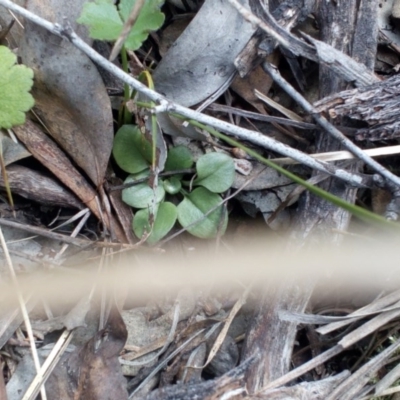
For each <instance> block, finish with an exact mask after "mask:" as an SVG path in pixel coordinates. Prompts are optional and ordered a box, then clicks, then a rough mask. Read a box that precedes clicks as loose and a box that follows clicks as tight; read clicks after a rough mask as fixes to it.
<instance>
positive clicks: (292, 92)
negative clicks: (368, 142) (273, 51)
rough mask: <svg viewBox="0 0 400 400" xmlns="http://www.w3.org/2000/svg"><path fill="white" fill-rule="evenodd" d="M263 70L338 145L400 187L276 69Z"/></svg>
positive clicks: (269, 66)
mask: <svg viewBox="0 0 400 400" xmlns="http://www.w3.org/2000/svg"><path fill="white" fill-rule="evenodd" d="M263 69H264V70H265V71H267V72H268V74H269V75H270V76H271V78H272V79H273V80H274V81H275V82H276V83H277V84H278V85H279V86H280V87H281V88H282V89H283V90H284V91H285V92H286V93H287V94H288V95H289V96H290V97H291V98H292V99H293V100H295V101H296V102H297V103H299V104H300V105H301V106H302V107H303V108H304V110H306V111H307V112H308V113H309V114H311V115H312V116H313V118H314V119H315V121H316V122H317V123H318V124H319V125H320V126H321V127H322V128H323V129H324V130H325V131H327V132H328V133H329V134H330V135H331V136H333V137H334V138H335V139H336V140H338V141H339V143H340V144H341V145H342V146H344V147H345V148H346V149H347V150H349V151H350V152H351V153H353V154H354V155H355V156H356V157H358V158H359V159H360V160H362V161H364V163H365V164H367V165H369V166H370V167H371V168H373V169H374V170H375V171H377V172H378V173H379V174H381V175H382V176H383V177H385V178H386V179H387V180H388V181H390V182H392V183H394V184H395V185H397V186H398V187H400V178H399V177H398V176H396V175H394V174H392V173H391V172H390V171H389V170H388V169H386V168H385V167H383V166H382V165H381V164H379V163H378V162H376V161H375V160H374V159H373V158H371V157H370V156H369V155H367V154H366V153H365V152H364V151H363V150H361V149H360V148H359V147H358V146H356V145H355V144H354V143H353V142H352V141H351V140H350V139H348V138H347V137H346V136H344V135H343V133H342V132H340V131H339V130H338V129H336V128H335V127H334V126H333V125H332V124H331V123H330V122H329V121H328V120H327V119H326V118H325V117H323V116H322V115H320V114H319V113H318V111H317V110H316V109H315V108H314V107H313V106H312V105H311V104H310V103H309V102H308V101H307V100H306V99H305V98H304V97H303V96H302V95H301V94H300V93H299V92H297V91H296V89H295V88H294V87H293V86H291V85H290V84H289V83H288V82H287V81H286V80H285V79H284V78H282V75H281V74H280V73H279V71H278V69H277V68H276V67H275V66H273V65H272V64H270V63H268V62H264V63H263Z"/></svg>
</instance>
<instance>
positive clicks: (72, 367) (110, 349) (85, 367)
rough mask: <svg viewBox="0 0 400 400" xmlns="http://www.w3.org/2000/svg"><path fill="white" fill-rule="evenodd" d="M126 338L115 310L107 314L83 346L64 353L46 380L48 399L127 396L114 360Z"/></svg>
mask: <svg viewBox="0 0 400 400" xmlns="http://www.w3.org/2000/svg"><path fill="white" fill-rule="evenodd" d="M126 338H127V331H126V327H125V323H124V321H123V319H122V317H121V314H120V313H119V311H118V310H116V309H113V310H112V311H111V313H110V317H109V319H108V322H107V325H106V326H105V328H104V329H102V330H101V331H99V332H97V333H96V335H95V336H94V337H93V338H92V339H90V340H89V341H88V342H87V343H86V344H85V345H84V346H82V347H80V348H77V349H76V350H75V351H73V352H72V353H70V354H65V355H64V357H63V358H62V359H61V361H60V362H59V363H58V364H57V366H56V368H55V369H54V372H53V373H52V375H50V377H49V379H48V382H47V383H46V392H47V395H48V398H50V399H63V400H110V399H118V400H124V399H128V391H127V385H126V380H125V378H124V377H123V375H122V372H121V367H120V364H119V361H118V356H119V353H120V352H121V351H122V349H123V348H124V345H125V342H126Z"/></svg>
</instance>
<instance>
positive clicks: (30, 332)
mask: <svg viewBox="0 0 400 400" xmlns="http://www.w3.org/2000/svg"><path fill="white" fill-rule="evenodd" d="M0 243H1V247H2V248H3V251H4V256H5V259H6V264H7V266H8V269H9V272H10V275H11V280H12V282H13V285H14V288H15V292H16V294H17V298H18V303H19V307H20V309H21V314H22V316H23V319H24V323H25V328H26V332H27V334H28V338H29V343H30V346H31V352H32V358H33V363H34V365H35V369H36V372H37V373H39V371H40V361H39V355H38V352H37V349H36V345H35V338H34V336H33V330H32V325H31V322H30V320H29V314H28V310H27V309H26V305H25V300H24V296H23V295H22V291H21V288H20V286H19V283H18V279H17V275H16V274H15V271H14V266H13V263H12V260H11V257H10V254H9V253H8V247H7V243H6V241H5V239H4V235H3V230H2V229H1V228H0ZM40 395H41V396H42V400H46V399H47V396H46V390H45V387H44V386H43V385H41V387H40Z"/></svg>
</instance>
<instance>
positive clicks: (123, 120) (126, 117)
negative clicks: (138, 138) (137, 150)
mask: <svg viewBox="0 0 400 400" xmlns="http://www.w3.org/2000/svg"><path fill="white" fill-rule="evenodd" d="M121 61H122V69H123V71H124V72H126V73H128V53H127V52H126V48H125V46H122V48H121ZM130 96H131V89H130V87H129V85H128V84H126V83H125V84H124V104H123V105H122V108H121V110H120V111H121V114H120V116H119V126H122V125H124V124H130V123H131V121H132V115H131V113H130V112H129V111H128V109H127V108H126V103H127V102H128V101H129V100H130Z"/></svg>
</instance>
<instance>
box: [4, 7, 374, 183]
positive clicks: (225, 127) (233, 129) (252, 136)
mask: <svg viewBox="0 0 400 400" xmlns="http://www.w3.org/2000/svg"><path fill="white" fill-rule="evenodd" d="M0 5H3V6H4V7H6V8H9V9H11V10H12V11H14V12H16V13H18V14H20V15H22V16H23V17H24V18H26V19H28V20H30V21H32V22H34V23H35V24H37V25H39V26H42V27H43V28H45V29H47V30H49V31H50V32H52V33H54V34H55V35H58V36H62V37H65V38H67V39H68V40H69V41H70V42H71V43H72V44H73V45H74V46H76V47H77V48H78V49H80V50H81V51H82V52H84V53H85V54H86V55H87V56H88V57H89V58H91V59H92V60H93V61H94V62H96V63H97V64H98V65H100V66H101V67H102V68H104V69H105V70H107V71H108V72H110V73H111V74H113V75H114V76H115V77H116V78H118V79H121V80H122V81H123V82H124V83H126V84H128V85H129V86H131V87H132V88H133V89H134V90H137V91H138V92H140V93H141V94H143V95H144V96H146V97H148V98H149V99H150V100H152V101H154V102H157V103H160V102H161V101H164V102H165V101H168V100H167V99H165V97H164V96H162V95H160V94H159V93H157V92H155V91H153V90H151V89H149V88H148V87H147V86H145V85H143V84H142V83H141V82H139V81H138V80H136V79H134V78H133V77H131V76H129V75H128V74H126V73H125V72H124V71H122V70H121V69H120V68H118V67H117V66H115V65H114V64H113V63H111V62H109V61H108V60H107V59H106V58H104V57H102V56H101V55H100V54H98V53H97V52H96V51H95V50H93V49H92V48H91V47H90V46H89V45H88V44H86V43H85V42H84V41H83V40H82V39H80V38H79V37H78V36H77V35H76V33H75V32H74V31H73V30H72V28H71V27H70V26H68V24H67V26H61V25H59V24H52V23H50V22H48V21H47V20H45V19H43V18H40V17H38V16H37V15H35V14H33V13H31V12H29V11H27V10H26V9H24V8H22V7H19V6H18V5H16V4H15V3H13V2H11V1H10V0H0ZM168 104H169V106H168V107H167V108H168V111H169V112H175V113H177V114H180V115H182V116H184V117H185V118H188V119H192V120H196V121H199V122H201V123H203V124H205V125H209V126H212V127H214V128H215V129H217V130H220V131H222V132H225V133H227V134H229V135H232V136H236V137H238V138H239V139H242V140H247V141H249V142H252V143H254V144H256V145H258V146H261V147H263V148H265V149H269V150H272V151H275V152H277V153H279V154H282V155H284V156H286V157H290V158H293V159H294V160H296V161H298V162H299V163H301V164H304V165H306V166H308V167H310V168H313V169H316V170H318V171H320V172H324V173H326V174H329V175H332V176H335V177H337V178H339V179H342V180H344V181H346V182H347V183H349V184H351V185H352V186H355V187H366V186H368V184H367V182H366V180H365V178H364V177H362V176H360V175H357V174H354V173H350V172H348V171H345V170H343V169H339V168H336V167H334V166H332V165H329V164H327V163H324V162H321V161H318V160H315V159H313V158H312V157H310V156H308V155H306V154H304V153H302V152H301V151H299V150H296V149H293V148H291V147H289V146H287V145H285V144H283V143H280V142H278V141H276V140H274V139H272V138H270V137H268V136H265V135H263V134H261V133H259V132H255V131H251V130H248V129H244V128H241V127H238V126H235V125H232V124H230V123H227V122H225V121H220V120H219V119H217V118H213V117H210V116H208V115H204V114H201V113H199V112H197V111H194V110H191V109H189V108H186V107H183V106H180V105H179V104H176V103H174V102H172V101H168Z"/></svg>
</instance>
